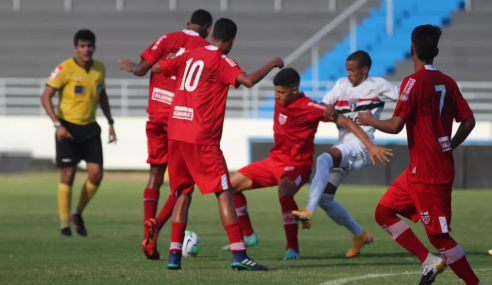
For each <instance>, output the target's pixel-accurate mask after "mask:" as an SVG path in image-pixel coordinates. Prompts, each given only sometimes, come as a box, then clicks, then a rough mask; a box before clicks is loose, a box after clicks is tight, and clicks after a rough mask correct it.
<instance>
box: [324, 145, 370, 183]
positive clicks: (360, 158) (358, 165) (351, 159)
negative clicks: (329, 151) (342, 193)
mask: <svg viewBox="0 0 492 285" xmlns="http://www.w3.org/2000/svg"><path fill="white" fill-rule="evenodd" d="M332 148H338V149H339V150H340V151H341V152H342V160H341V162H340V167H338V168H332V169H331V170H330V177H329V178H328V182H329V183H330V184H333V185H334V186H335V187H338V186H339V185H340V183H342V181H343V179H344V178H345V177H347V175H348V173H349V172H350V171H352V170H354V169H362V168H364V167H366V166H368V165H370V164H371V158H370V156H369V152H368V151H367V149H366V147H365V146H364V144H363V143H362V142H360V141H359V140H352V141H346V142H337V143H336V144H335V145H334V146H333V147H332Z"/></svg>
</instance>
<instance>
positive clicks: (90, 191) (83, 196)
mask: <svg viewBox="0 0 492 285" xmlns="http://www.w3.org/2000/svg"><path fill="white" fill-rule="evenodd" d="M98 188H99V185H96V184H94V183H92V182H91V181H89V180H87V181H86V182H85V183H84V186H82V190H81V191H80V198H79V202H78V204H77V208H76V209H75V214H77V215H80V214H82V211H83V210H84V209H85V207H86V206H87V204H88V203H89V201H90V200H91V199H92V197H94V195H95V194H96V191H97V189H98Z"/></svg>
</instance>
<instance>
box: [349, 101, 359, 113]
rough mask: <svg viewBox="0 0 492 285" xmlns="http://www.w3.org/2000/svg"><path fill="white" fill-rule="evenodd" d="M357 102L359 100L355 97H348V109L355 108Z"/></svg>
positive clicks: (352, 109)
mask: <svg viewBox="0 0 492 285" xmlns="http://www.w3.org/2000/svg"><path fill="white" fill-rule="evenodd" d="M358 102H359V101H358V100H357V99H355V98H350V99H349V100H348V104H349V107H350V110H351V111H352V112H353V111H354V110H355V107H357V103H358Z"/></svg>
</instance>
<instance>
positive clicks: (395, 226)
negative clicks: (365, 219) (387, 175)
mask: <svg viewBox="0 0 492 285" xmlns="http://www.w3.org/2000/svg"><path fill="white" fill-rule="evenodd" d="M375 219H376V222H377V223H378V224H379V226H381V227H382V228H383V229H384V230H386V232H388V233H389V234H390V235H391V236H392V237H393V239H394V240H395V241H396V242H397V243H398V244H399V245H401V246H402V247H403V248H405V249H406V250H407V251H408V252H410V253H412V254H414V255H415V256H417V258H418V259H419V260H420V262H421V263H424V261H425V260H426V259H427V256H428V255H429V251H428V250H427V248H425V246H424V245H423V244H422V242H421V241H420V240H419V239H418V238H417V236H416V235H415V234H414V233H413V231H412V230H411V229H410V227H409V226H408V224H407V223H405V222H404V221H402V220H401V219H400V218H398V217H397V216H396V210H394V209H391V208H388V207H386V206H384V205H381V204H378V206H377V207H376V212H375Z"/></svg>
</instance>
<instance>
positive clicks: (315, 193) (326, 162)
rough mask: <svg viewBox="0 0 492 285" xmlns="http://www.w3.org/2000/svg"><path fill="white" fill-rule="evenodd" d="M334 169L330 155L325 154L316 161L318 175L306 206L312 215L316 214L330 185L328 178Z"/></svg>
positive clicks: (313, 182) (312, 185)
mask: <svg viewBox="0 0 492 285" xmlns="http://www.w3.org/2000/svg"><path fill="white" fill-rule="evenodd" d="M332 167H333V158H332V157H331V155H330V154H329V153H326V152H325V153H323V154H321V155H320V156H318V158H317V159H316V174H315V175H314V178H313V181H311V189H309V196H308V197H309V200H308V204H307V206H306V209H308V210H309V211H310V212H311V213H314V210H316V207H318V203H319V200H320V199H321V195H323V192H324V191H325V188H326V186H327V185H328V177H329V176H330V169H331V168H332Z"/></svg>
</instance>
